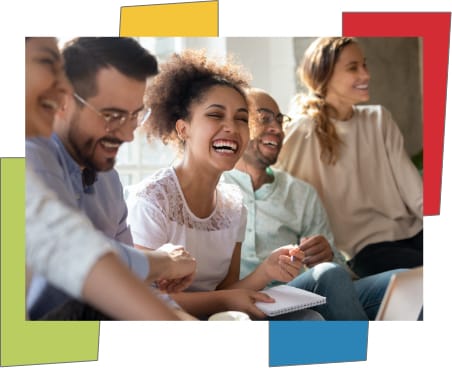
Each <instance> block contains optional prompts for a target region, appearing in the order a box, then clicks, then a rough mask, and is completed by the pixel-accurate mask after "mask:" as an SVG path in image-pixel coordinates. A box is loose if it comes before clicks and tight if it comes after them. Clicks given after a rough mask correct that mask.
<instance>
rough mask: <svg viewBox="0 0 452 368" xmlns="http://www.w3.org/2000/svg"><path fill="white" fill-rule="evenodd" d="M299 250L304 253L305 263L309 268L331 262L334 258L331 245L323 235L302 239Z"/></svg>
mask: <svg viewBox="0 0 452 368" xmlns="http://www.w3.org/2000/svg"><path fill="white" fill-rule="evenodd" d="M299 248H300V250H301V251H302V252H303V253H304V260H303V263H304V264H305V265H306V266H307V267H314V266H315V265H317V264H319V263H322V262H330V261H332V260H333V257H334V254H333V251H332V250H331V247H330V243H328V240H326V238H325V237H324V236H322V235H314V236H309V237H306V238H302V239H301V240H300V246H299Z"/></svg>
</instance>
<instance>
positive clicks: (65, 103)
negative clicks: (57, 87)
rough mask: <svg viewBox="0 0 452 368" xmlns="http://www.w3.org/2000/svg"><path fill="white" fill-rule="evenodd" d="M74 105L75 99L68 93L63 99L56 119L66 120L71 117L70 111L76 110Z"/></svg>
mask: <svg viewBox="0 0 452 368" xmlns="http://www.w3.org/2000/svg"><path fill="white" fill-rule="evenodd" d="M74 103H75V101H74V98H73V97H72V96H71V95H69V94H67V93H66V94H65V95H64V96H63V97H62V99H61V104H60V106H59V107H58V109H57V111H56V113H55V118H56V119H59V120H66V119H67V118H68V117H69V115H70V111H73V110H74Z"/></svg>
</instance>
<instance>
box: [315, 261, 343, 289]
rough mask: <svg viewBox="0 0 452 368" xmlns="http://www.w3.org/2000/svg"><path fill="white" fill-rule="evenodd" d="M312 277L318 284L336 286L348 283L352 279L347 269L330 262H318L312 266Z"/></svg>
mask: <svg viewBox="0 0 452 368" xmlns="http://www.w3.org/2000/svg"><path fill="white" fill-rule="evenodd" d="M313 277H314V279H315V280H316V281H317V283H318V284H324V283H325V284H330V285H331V284H332V285H335V286H336V287H340V286H341V285H345V284H350V283H351V281H352V279H351V277H350V274H349V273H348V272H347V270H346V269H345V268H344V267H342V266H340V265H338V264H336V263H332V262H325V263H321V264H318V265H317V266H315V267H314V268H313Z"/></svg>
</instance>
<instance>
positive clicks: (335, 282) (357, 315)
mask: <svg viewBox="0 0 452 368" xmlns="http://www.w3.org/2000/svg"><path fill="white" fill-rule="evenodd" d="M399 271H400V270H392V271H387V272H383V273H380V274H376V275H372V276H368V277H364V278H361V279H359V280H356V281H353V280H352V278H351V276H350V274H349V273H348V271H347V270H346V269H345V268H343V267H342V266H339V265H338V264H335V263H330V262H325V263H321V264H318V265H317V266H315V267H313V268H311V269H309V270H307V271H305V272H303V273H302V274H300V275H299V276H297V277H296V278H295V279H294V280H292V281H291V282H289V283H288V285H291V286H294V287H297V288H300V289H304V290H308V291H312V292H314V293H317V294H320V295H323V296H325V297H326V301H327V302H326V304H323V305H319V306H317V307H314V308H312V309H313V310H315V311H317V312H319V313H320V314H321V315H322V316H323V318H325V320H335V321H338V320H339V321H341V320H343V321H346V320H347V321H350V320H352V321H353V320H355V321H359V320H374V319H375V317H376V315H377V312H378V308H379V307H380V304H381V300H382V299H383V296H384V293H385V291H386V287H387V286H388V283H389V280H390V278H391V276H392V274H393V273H395V272H399Z"/></svg>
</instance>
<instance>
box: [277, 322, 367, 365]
mask: <svg viewBox="0 0 452 368" xmlns="http://www.w3.org/2000/svg"><path fill="white" fill-rule="evenodd" d="M269 329H270V330H269V343H270V346H269V359H270V362H269V365H270V367H277V366H282V365H301V364H316V363H339V362H354V361H363V360H366V359H367V337H368V330H369V322H367V321H272V322H269Z"/></svg>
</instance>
